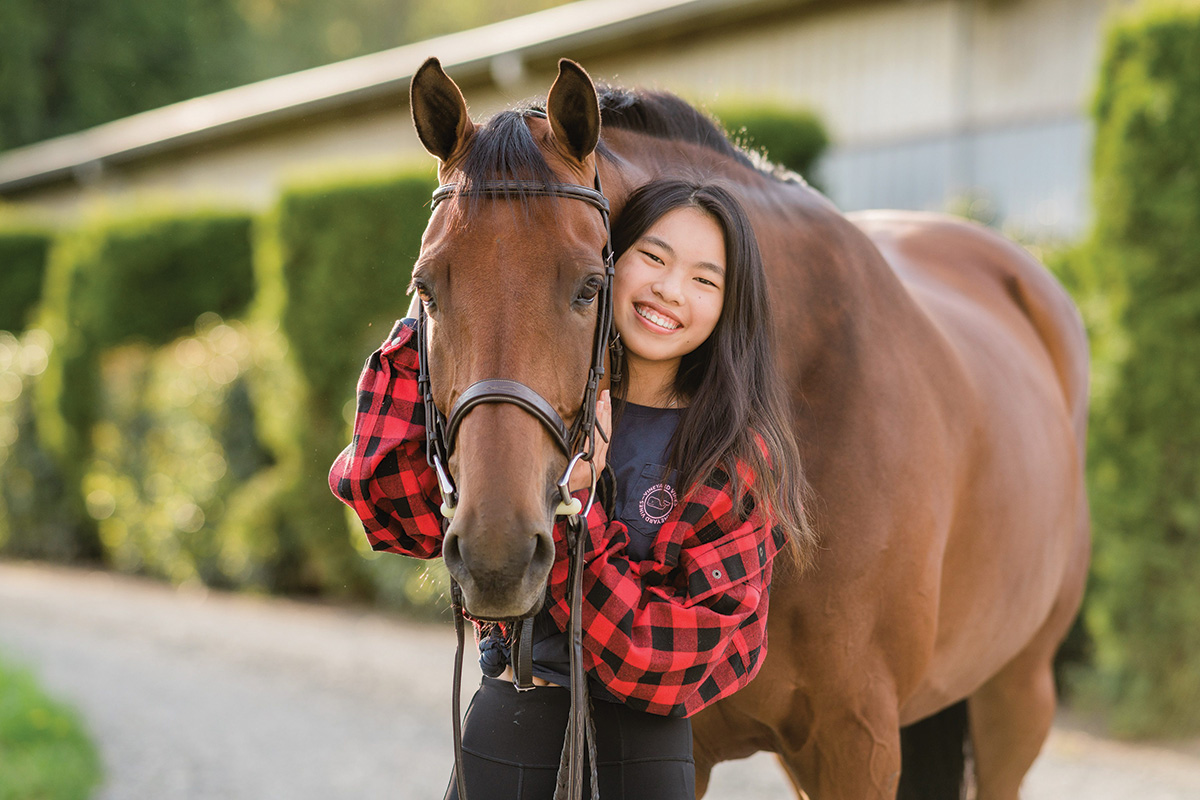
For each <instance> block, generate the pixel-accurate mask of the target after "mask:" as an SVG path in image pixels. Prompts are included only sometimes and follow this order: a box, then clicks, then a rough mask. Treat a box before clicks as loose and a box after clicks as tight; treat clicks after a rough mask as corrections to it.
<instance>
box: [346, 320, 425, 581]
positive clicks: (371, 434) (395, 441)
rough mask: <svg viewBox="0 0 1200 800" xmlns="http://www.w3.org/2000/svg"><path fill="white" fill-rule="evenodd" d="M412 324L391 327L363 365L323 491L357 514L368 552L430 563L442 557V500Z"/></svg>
mask: <svg viewBox="0 0 1200 800" xmlns="http://www.w3.org/2000/svg"><path fill="white" fill-rule="evenodd" d="M411 323H412V321H411V320H404V321H402V322H398V323H396V326H395V328H393V329H392V332H391V334H390V335H389V336H388V338H387V341H385V342H384V343H383V346H382V347H380V349H379V350H376V351H375V352H374V353H373V354H371V357H370V358H368V359H367V363H366V366H365V367H363V372H362V376H361V377H360V378H359V380H358V411H357V413H356V414H355V418H354V437H353V439H352V440H351V443H350V446H349V447H347V448H346V449H345V450H343V451H342V453H341V455H339V456H338V457H337V460H336V461H334V463H333V468H332V469H331V470H330V471H329V487H330V488H331V489H332V490H333V493H334V494H335V495H337V497H338V498H339V499H340V500H341V501H342V502H343V503H345V504H346V505H348V506H350V507H351V508H352V509H354V511H355V513H356V514H358V518H359V519H360V520H362V524H363V528H364V529H365V530H366V534H367V540H368V541H369V542H370V543H371V547H372V548H373V549H375V550H387V551H390V552H394V553H402V554H404V555H407V556H415V557H417V558H433V557H435V556H439V555H441V552H442V527H441V517H440V514H439V512H438V508H439V507H440V503H441V496H440V494H439V492H438V488H437V477H436V475H435V474H434V471H433V469H432V468H430V466H429V465H428V464H427V463H426V461H425V409H424V407H423V406H422V405H421V397H420V394H419V393H418V391H417V343H416V339H415V332H414V331H413V329H412V327H411Z"/></svg>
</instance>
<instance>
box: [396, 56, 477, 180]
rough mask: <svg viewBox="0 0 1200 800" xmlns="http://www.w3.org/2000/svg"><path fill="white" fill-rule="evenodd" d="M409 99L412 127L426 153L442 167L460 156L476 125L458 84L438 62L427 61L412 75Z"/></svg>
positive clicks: (432, 59) (434, 59) (431, 59)
mask: <svg viewBox="0 0 1200 800" xmlns="http://www.w3.org/2000/svg"><path fill="white" fill-rule="evenodd" d="M408 97H409V107H410V109H411V110H412V118H413V125H414V126H416V129H417V137H418V138H419V139H420V140H421V144H423V145H425V149H426V150H428V151H429V152H430V153H431V154H432V155H434V156H436V157H437V158H438V160H439V161H441V162H442V163H445V162H446V161H448V160H449V159H450V157H451V156H453V155H454V154H455V153H457V152H461V150H462V148H463V147H465V146H466V144H467V141H468V140H469V139H470V138H471V135H472V134H473V133H474V132H475V124H474V123H473V122H471V117H470V115H468V113H467V102H466V100H464V99H463V96H462V92H461V91H459V88H458V84H456V83H455V82H454V81H453V80H451V79H450V76H449V75H447V74H446V72H445V71H444V70H443V69H442V64H441V62H440V61H438V60H437V59H436V58H430V59H428V60H427V61H426V62H425V63H424V64H422V65H421V68H420V69H418V70H417V73H416V74H415V75H413V78H412V83H411V84H410V85H409V89H408Z"/></svg>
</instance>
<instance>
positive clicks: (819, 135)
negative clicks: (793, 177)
mask: <svg viewBox="0 0 1200 800" xmlns="http://www.w3.org/2000/svg"><path fill="white" fill-rule="evenodd" d="M711 110H712V112H713V114H714V115H715V116H716V117H717V119H718V120H720V122H721V125H722V126H723V127H724V128H725V131H726V132H727V133H728V134H729V136H730V137H731V138H733V139H734V140H735V141H737V142H739V143H740V144H742V145H743V146H744V147H746V148H747V149H749V150H752V151H759V152H762V153H763V154H764V155H765V156H766V157H767V158H769V159H770V160H771V161H773V162H775V163H776V164H779V165H781V166H784V167H787V168H788V169H790V170H792V171H793V172H797V173H799V174H800V175H803V176H804V178H805V180H807V181H808V182H809V183H810V184H812V185H813V186H815V187H817V188H818V189H819V188H821V187H820V180H819V178H818V177H817V172H816V167H817V162H818V160H819V159H820V157H821V155H822V154H823V153H824V152H825V149H826V148H827V147H829V134H828V132H826V130H825V126H824V125H823V124H822V123H821V120H820V118H818V117H817V115H816V114H813V113H812V112H810V111H804V110H798V109H791V108H787V107H784V106H782V105H774V104H738V105H735V104H725V105H719V106H716V107H714V108H713V109H711Z"/></svg>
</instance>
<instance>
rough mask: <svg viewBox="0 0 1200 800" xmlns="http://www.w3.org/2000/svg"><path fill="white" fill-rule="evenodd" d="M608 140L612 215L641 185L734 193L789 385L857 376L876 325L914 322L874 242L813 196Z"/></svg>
mask: <svg viewBox="0 0 1200 800" xmlns="http://www.w3.org/2000/svg"><path fill="white" fill-rule="evenodd" d="M605 139H606V140H605V143H606V144H607V145H608V147H609V149H610V150H611V151H612V153H613V154H614V155H615V156H617V161H616V167H615V169H613V170H612V175H611V177H607V178H606V181H605V190H606V192H608V193H610V196H611V199H612V201H613V207H614V210H619V209H620V208H621V207H622V206H623V205H624V203H625V199H626V197H628V195H629V193H630V192H632V191H633V189H635V188H637V187H638V186H639V185H641V184H643V183H645V182H647V181H649V180H652V179H654V178H656V177H662V176H668V175H673V176H679V177H684V178H692V179H699V180H703V179H707V178H712V179H717V180H721V181H722V182H724V183H726V184H727V185H732V186H733V187H735V188H736V189H737V190H738V194H739V197H740V199H741V202H742V204H743V206H744V207H745V208H746V212H747V214H748V215H749V216H750V218H751V220H752V222H753V224H754V230H755V233H756V235H757V237H758V240H759V247H760V249H761V250H762V254H763V261H764V264H765V266H766V270H767V275H768V280H769V285H770V287H771V292H772V306H773V308H774V312H775V318H776V319H775V323H776V328H777V330H778V331H779V333H780V337H779V341H780V345H781V348H782V349H783V350H785V351H787V356H786V361H787V364H786V365H785V368H788V369H789V371H790V370H794V371H795V374H793V375H792V376H790V377H791V379H792V380H793V381H799V380H800V378H801V376H802V375H803V374H804V373H806V372H809V371H810V370H812V369H814V368H815V367H816V366H818V365H820V367H821V368H822V370H823V372H825V373H827V374H828V373H830V372H839V373H859V375H858V377H862V373H865V372H867V371H869V370H870V369H871V359H872V356H873V354H876V353H877V352H878V349H879V348H878V344H879V342H880V332H879V326H885V327H892V326H903V325H904V324H905V323H906V322H907V321H910V320H914V319H915V318H916V317H917V316H919V314H920V312H919V311H918V310H917V308H916V306H915V304H914V303H913V302H912V299H911V297H910V296H909V295H908V292H907V291H906V290H905V289H904V288H903V286H902V285H901V284H900V281H899V279H898V278H897V277H896V275H895V273H894V272H893V271H892V270H891V268H890V267H889V266H888V265H887V263H886V262H885V261H884V259H883V257H882V256H881V255H880V254H879V251H878V250H877V249H876V248H875V246H874V245H873V244H872V243H871V241H870V240H869V239H868V238H867V237H866V235H865V234H863V233H862V231H860V230H859V229H858V228H857V227H855V226H854V225H853V224H852V223H850V222H849V221H848V220H847V219H846V218H845V217H844V216H843V215H842V214H841V212H840V211H838V209H837V208H836V207H835V206H834V205H833V204H832V203H831V202H830V201H829V200H828V199H826V198H825V197H824V196H822V195H821V194H820V193H819V192H817V191H815V190H813V189H811V188H809V187H808V186H806V185H803V184H799V183H788V182H784V181H780V180H776V179H775V178H773V177H770V176H768V175H765V174H763V173H761V172H759V171H757V170H754V169H752V168H749V167H746V166H745V165H743V164H739V163H737V162H735V161H733V160H732V159H729V158H728V157H726V156H724V155H722V154H720V153H717V152H714V151H712V150H710V149H708V148H706V147H703V146H701V145H695V144H690V143H680V142H668V141H664V140H661V139H656V138H653V137H650V136H646V135H643V134H637V133H632V132H628V131H614V132H611V133H609V134H608V135H607V136H606V137H605ZM610 185H611V188H610ZM845 377H850V376H849V375H846V376H845ZM835 383H839V384H844V383H845V381H836V382H835Z"/></svg>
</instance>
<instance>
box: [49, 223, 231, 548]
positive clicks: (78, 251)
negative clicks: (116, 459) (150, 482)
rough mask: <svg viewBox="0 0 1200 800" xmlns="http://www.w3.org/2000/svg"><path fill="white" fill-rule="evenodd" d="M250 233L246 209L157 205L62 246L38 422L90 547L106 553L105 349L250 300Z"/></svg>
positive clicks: (153, 341) (52, 280)
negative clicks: (89, 507)
mask: <svg viewBox="0 0 1200 800" xmlns="http://www.w3.org/2000/svg"><path fill="white" fill-rule="evenodd" d="M250 233H251V218H250V217H249V216H248V215H246V214H238V213H218V212H201V213H179V214H163V213H156V214H147V215H143V216H136V217H125V218H122V219H117V220H104V221H101V222H97V223H92V224H89V225H85V226H83V227H81V228H79V229H78V230H76V231H74V232H72V233H70V234H68V235H65V236H63V237H61V238H60V239H58V240H57V241H56V243H55V246H54V247H53V248H52V250H51V254H50V259H49V264H48V266H47V275H46V284H45V293H44V297H43V303H42V314H41V317H40V319H39V325H40V326H41V327H43V328H44V329H45V330H46V331H47V332H49V334H50V336H51V338H52V339H53V342H54V347H53V350H52V352H51V355H50V359H49V364H48V368H47V369H46V371H45V374H44V375H43V376H42V378H41V379H40V380H39V382H38V384H37V397H36V409H37V411H36V414H37V427H38V436H39V439H40V441H41V443H42V445H43V446H44V447H45V448H46V449H47V450H48V451H49V452H50V453H52V454H53V455H54V457H55V459H56V461H57V464H58V468H59V470H60V471H61V473H62V475H63V480H64V482H65V483H66V486H67V489H66V495H67V504H68V506H69V513H71V514H72V515H73V516H74V517H75V518H76V519H77V520H78V526H77V538H78V541H79V544H78V548H77V549H78V551H79V552H80V553H82V554H84V555H87V556H95V555H98V554H99V552H100V547H99V542H98V540H97V539H96V534H95V529H94V526H93V525H92V523H91V521H90V520H89V517H88V515H87V514H86V513H85V509H84V503H83V496H82V494H81V491H80V481H81V479H82V475H83V472H84V469H85V468H86V464H87V462H88V460H89V458H90V457H91V453H92V447H91V436H92V427H93V425H94V423H95V421H96V409H97V408H98V407H99V406H98V403H99V400H100V394H99V391H98V375H99V359H100V355H101V353H102V352H103V351H104V350H105V349H106V348H109V347H114V346H116V345H119V344H123V343H125V342H129V341H139V342H143V343H145V344H148V345H162V344H165V343H167V342H169V341H171V340H172V339H173V338H175V337H176V336H178V335H180V333H183V332H186V331H188V330H190V329H191V328H192V326H193V325H194V324H195V321H196V318H197V317H198V316H199V315H200V314H201V313H203V312H205V311H214V312H217V313H221V314H237V313H239V312H240V311H241V310H243V309H244V308H246V306H247V305H248V304H249V302H250V299H251V297H252V294H253V285H254V284H253V265H252V258H251V237H250Z"/></svg>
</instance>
